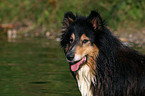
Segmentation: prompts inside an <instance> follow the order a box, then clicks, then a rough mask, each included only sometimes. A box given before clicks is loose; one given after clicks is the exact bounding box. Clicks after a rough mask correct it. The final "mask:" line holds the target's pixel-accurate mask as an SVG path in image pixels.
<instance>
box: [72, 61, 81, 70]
mask: <svg viewBox="0 0 145 96" xmlns="http://www.w3.org/2000/svg"><path fill="white" fill-rule="evenodd" d="M79 66H80V62H78V63H76V64H74V65H71V71H77V70H78V69H79Z"/></svg>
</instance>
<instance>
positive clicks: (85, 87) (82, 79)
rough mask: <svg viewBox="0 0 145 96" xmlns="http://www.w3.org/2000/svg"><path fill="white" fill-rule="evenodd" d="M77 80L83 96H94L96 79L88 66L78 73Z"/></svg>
mask: <svg viewBox="0 0 145 96" xmlns="http://www.w3.org/2000/svg"><path fill="white" fill-rule="evenodd" d="M76 79H77V82H78V87H79V90H80V92H81V94H82V96H93V90H94V88H93V86H95V82H96V77H95V75H94V74H93V72H92V71H91V70H90V67H89V66H88V65H87V64H85V65H84V66H82V68H81V69H80V70H79V71H78V72H77V75H76Z"/></svg>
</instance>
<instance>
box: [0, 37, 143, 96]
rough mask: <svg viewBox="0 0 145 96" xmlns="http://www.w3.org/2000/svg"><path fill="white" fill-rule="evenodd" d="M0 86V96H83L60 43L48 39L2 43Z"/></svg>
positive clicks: (0, 48)
mask: <svg viewBox="0 0 145 96" xmlns="http://www.w3.org/2000/svg"><path fill="white" fill-rule="evenodd" d="M135 49H137V50H139V51H140V52H142V53H143V52H144V53H145V51H144V50H143V49H142V47H137V46H135ZM0 85H1V86H0V96H80V93H79V91H78V88H77V84H76V82H75V80H74V79H73V77H72V75H71V73H70V71H69V66H68V63H67V62H66V60H65V57H64V54H63V51H62V50H61V48H60V47H59V42H55V41H52V40H45V39H43V40H42V39H27V40H18V41H17V42H7V41H0Z"/></svg>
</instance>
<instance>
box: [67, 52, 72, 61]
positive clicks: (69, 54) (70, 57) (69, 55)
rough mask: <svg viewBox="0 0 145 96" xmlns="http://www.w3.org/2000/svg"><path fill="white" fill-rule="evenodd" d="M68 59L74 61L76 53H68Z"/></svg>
mask: <svg viewBox="0 0 145 96" xmlns="http://www.w3.org/2000/svg"><path fill="white" fill-rule="evenodd" d="M66 59H67V61H69V62H70V61H73V59H74V54H73V53H72V52H71V53H68V54H67V55H66Z"/></svg>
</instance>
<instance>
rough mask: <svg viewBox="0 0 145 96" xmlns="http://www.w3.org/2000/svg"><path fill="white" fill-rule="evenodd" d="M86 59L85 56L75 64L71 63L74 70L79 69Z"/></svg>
mask: <svg viewBox="0 0 145 96" xmlns="http://www.w3.org/2000/svg"><path fill="white" fill-rule="evenodd" d="M84 60H86V58H83V59H82V60H81V61H79V62H77V63H76V64H74V65H71V70H72V71H77V70H78V69H79V66H80V65H81V64H82V63H83V61H84Z"/></svg>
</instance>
